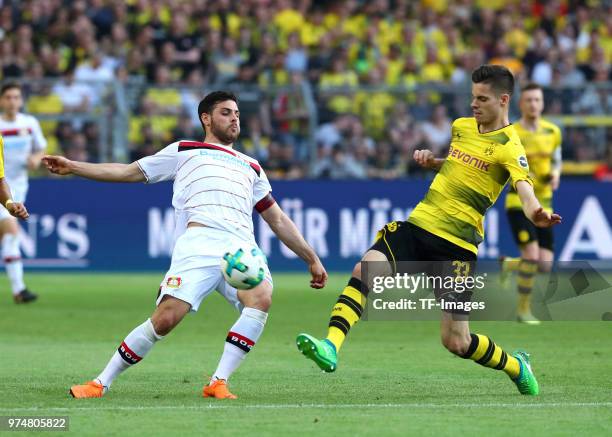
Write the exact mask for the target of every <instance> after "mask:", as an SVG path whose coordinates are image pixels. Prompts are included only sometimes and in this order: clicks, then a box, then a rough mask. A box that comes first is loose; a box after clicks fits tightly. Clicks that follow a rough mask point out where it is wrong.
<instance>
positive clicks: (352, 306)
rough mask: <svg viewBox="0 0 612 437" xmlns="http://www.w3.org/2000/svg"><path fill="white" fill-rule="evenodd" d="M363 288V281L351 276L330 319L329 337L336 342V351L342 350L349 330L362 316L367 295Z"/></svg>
mask: <svg viewBox="0 0 612 437" xmlns="http://www.w3.org/2000/svg"><path fill="white" fill-rule="evenodd" d="M361 289H362V286H361V281H360V280H359V279H357V278H351V280H350V281H349V283H348V285H347V286H346V287H345V288H344V290H343V291H342V294H341V295H340V297H338V302H336V304H335V305H334V309H333V310H332V313H331V318H330V319H329V330H328V332H327V339H328V340H329V341H331V342H332V343H333V344H334V346H335V347H336V351H339V350H340V348H341V347H342V343H344V340H345V339H346V336H347V335H348V333H349V331H350V330H351V328H352V327H353V325H354V324H355V323H357V321H359V319H360V318H361V314H362V313H363V309H364V307H365V304H366V296H365V294H363V293H362V292H361Z"/></svg>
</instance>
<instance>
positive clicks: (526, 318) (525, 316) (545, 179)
mask: <svg viewBox="0 0 612 437" xmlns="http://www.w3.org/2000/svg"><path fill="white" fill-rule="evenodd" d="M519 107H520V110H521V119H520V120H519V121H518V122H517V123H514V128H515V130H516V132H517V133H518V135H519V137H520V139H521V142H522V143H523V146H524V147H525V151H526V153H527V160H528V161H529V169H530V171H531V178H532V179H533V190H534V192H535V195H536V197H537V198H538V200H539V201H540V203H541V204H542V206H543V207H544V210H545V211H547V212H549V213H552V210H553V209H552V200H553V192H554V191H555V190H556V189H557V188H558V187H559V181H560V177H561V130H560V129H559V127H557V126H556V125H554V124H553V123H551V122H549V121H546V120H543V119H542V111H543V110H544V94H543V92H542V88H541V87H540V86H539V85H537V84H534V83H530V84H527V85H526V86H525V87H523V89H522V90H521V97H520V99H519ZM506 214H507V217H508V222H509V223H510V227H511V229H512V235H513V236H514V240H515V241H516V244H518V246H519V249H520V252H521V256H520V258H509V257H504V256H502V257H500V263H501V270H502V271H501V276H500V278H501V280H502V284H506V283H507V282H508V279H509V277H510V273H511V272H513V271H517V272H518V278H517V285H518V296H519V302H518V312H517V320H518V321H519V322H522V323H527V324H532V325H535V324H539V323H540V321H539V320H538V319H537V318H536V317H534V315H533V314H532V312H531V293H532V290H533V286H534V282H535V279H536V274H537V272H538V271H539V272H542V273H546V272H550V269H551V266H552V263H553V260H554V244H553V229H552V228H538V227H536V226H535V225H534V224H533V223H531V221H530V220H529V219H528V218H527V217H525V213H524V212H523V210H522V208H521V200H520V198H519V195H518V193H517V192H516V190H514V189H513V188H512V187H510V191H509V192H508V195H507V196H506Z"/></svg>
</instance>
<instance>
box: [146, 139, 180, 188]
mask: <svg viewBox="0 0 612 437" xmlns="http://www.w3.org/2000/svg"><path fill="white" fill-rule="evenodd" d="M177 153H178V143H172V144H170V145H169V146H166V147H164V148H163V149H161V150H160V151H159V152H157V153H156V154H155V155H151V156H145V157H144V158H141V159H139V160H138V161H136V164H138V167H140V170H141V171H142V174H144V177H145V179H146V183H147V184H153V183H155V182H162V181H171V180H173V179H174V177H175V176H176V162H177V161H176V154H177Z"/></svg>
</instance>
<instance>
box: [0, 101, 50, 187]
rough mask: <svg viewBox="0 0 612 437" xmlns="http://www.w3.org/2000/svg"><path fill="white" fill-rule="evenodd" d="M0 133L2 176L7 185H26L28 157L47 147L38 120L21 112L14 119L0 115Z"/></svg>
mask: <svg viewBox="0 0 612 437" xmlns="http://www.w3.org/2000/svg"><path fill="white" fill-rule="evenodd" d="M0 134H2V136H3V137H4V176H5V177H6V179H7V182H8V184H9V186H11V188H13V186H15V187H17V186H19V187H27V184H28V157H29V156H30V155H31V154H33V153H37V152H42V151H43V150H45V149H46V147H47V141H46V140H45V137H44V136H43V134H42V130H41V129H40V124H39V123H38V120H36V119H35V118H34V117H32V116H31V115H27V114H22V113H18V114H17V117H16V118H15V121H7V120H5V119H4V118H3V117H1V116H0Z"/></svg>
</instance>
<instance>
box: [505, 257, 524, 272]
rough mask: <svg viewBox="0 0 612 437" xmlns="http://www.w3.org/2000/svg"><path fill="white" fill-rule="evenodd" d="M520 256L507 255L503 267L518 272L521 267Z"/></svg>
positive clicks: (508, 270)
mask: <svg viewBox="0 0 612 437" xmlns="http://www.w3.org/2000/svg"><path fill="white" fill-rule="evenodd" d="M520 262H521V259H520V258H512V257H509V256H508V257H506V258H505V259H504V264H503V269H504V270H505V271H507V272H516V271H518V269H519V264H520Z"/></svg>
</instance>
